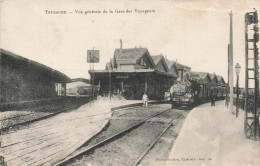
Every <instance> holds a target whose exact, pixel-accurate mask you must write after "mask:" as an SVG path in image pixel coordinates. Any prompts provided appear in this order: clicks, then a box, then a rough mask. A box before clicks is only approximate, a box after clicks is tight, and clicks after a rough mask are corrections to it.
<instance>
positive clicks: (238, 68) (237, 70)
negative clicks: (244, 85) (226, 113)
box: [231, 63, 241, 117]
mask: <svg viewBox="0 0 260 166" xmlns="http://www.w3.org/2000/svg"><path fill="white" fill-rule="evenodd" d="M240 69H241V66H240V65H239V64H238V63H237V64H236V66H235V70H236V75H237V86H236V89H237V92H236V93H237V100H236V101H237V102H236V117H237V116H238V102H239V91H238V87H239V85H238V84H239V83H238V82H239V73H240ZM231 104H232V103H231Z"/></svg>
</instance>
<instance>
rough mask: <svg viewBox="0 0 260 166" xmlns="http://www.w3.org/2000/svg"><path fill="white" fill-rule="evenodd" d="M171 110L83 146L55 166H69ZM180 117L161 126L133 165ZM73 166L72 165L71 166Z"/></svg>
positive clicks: (177, 116) (175, 117) (177, 115)
mask: <svg viewBox="0 0 260 166" xmlns="http://www.w3.org/2000/svg"><path fill="white" fill-rule="evenodd" d="M171 110H172V109H167V110H163V111H160V112H159V113H154V114H152V115H151V116H149V117H145V118H144V119H142V120H139V121H138V122H137V123H135V124H134V125H131V126H130V127H128V128H126V129H124V130H122V131H119V132H117V133H115V134H113V135H111V136H109V137H107V138H105V139H103V140H102V141H99V142H97V143H95V144H93V145H91V146H84V147H81V148H80V149H79V150H78V151H76V152H75V153H73V154H72V155H70V156H68V157H67V158H65V159H64V160H62V161H60V162H58V163H56V164H55V165H56V166H60V165H70V164H71V163H73V162H74V161H75V160H76V159H77V158H81V157H82V156H84V155H86V154H90V153H91V152H93V151H95V150H96V149H98V148H101V147H104V146H105V145H107V144H109V143H111V142H113V141H116V140H117V139H119V138H121V137H123V136H125V135H127V134H128V133H130V132H133V131H134V130H136V129H138V128H139V127H140V126H142V125H144V124H145V123H146V122H148V123H152V119H153V118H162V117H164V116H165V115H163V114H165V113H167V112H170V111H171ZM127 114H129V113H123V114H121V115H120V114H119V115H118V116H117V117H119V118H120V117H122V116H124V115H127ZM181 116H182V114H180V113H176V114H175V116H174V117H173V118H172V119H171V120H170V122H168V123H167V125H166V127H165V124H163V126H164V127H162V128H161V129H162V130H160V131H161V132H160V133H159V135H158V136H157V137H156V139H154V140H152V143H151V144H150V145H149V146H148V147H147V148H145V150H144V151H143V152H142V154H140V155H139V157H138V158H137V159H136V160H135V162H133V165H138V164H139V163H140V161H141V160H142V159H143V158H144V157H145V156H146V155H147V153H148V152H149V151H150V150H151V149H152V148H153V146H154V145H155V144H156V142H157V141H158V140H160V138H161V137H162V136H163V135H164V133H165V132H166V131H167V130H168V129H169V128H170V127H171V126H172V124H173V121H174V120H176V119H178V118H180V117H181ZM81 164H82V163H81ZM72 165H73V164H72Z"/></svg>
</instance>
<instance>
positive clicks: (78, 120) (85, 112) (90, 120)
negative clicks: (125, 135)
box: [0, 99, 142, 166]
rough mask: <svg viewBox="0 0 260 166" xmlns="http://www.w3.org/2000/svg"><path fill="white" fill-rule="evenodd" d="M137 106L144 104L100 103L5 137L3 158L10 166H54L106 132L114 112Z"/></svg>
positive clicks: (2, 145) (127, 102) (124, 102)
mask: <svg viewBox="0 0 260 166" xmlns="http://www.w3.org/2000/svg"><path fill="white" fill-rule="evenodd" d="M137 103H142V101H140V100H139V101H138V100H111V101H109V100H104V99H103V100H96V101H94V102H91V103H88V104H85V105H83V106H81V107H80V108H78V109H76V110H70V111H66V112H63V113H60V114H58V115H55V116H53V117H51V118H48V119H44V120H40V121H37V122H34V123H32V124H30V125H28V126H27V127H26V128H24V129H21V130H17V131H13V132H9V133H6V134H4V135H1V149H0V154H1V156H3V157H4V161H5V162H6V163H7V165H8V166H17V165H19V166H23V165H53V164H55V163H57V162H58V161H60V160H62V159H64V158H65V157H67V156H68V155H70V154H71V153H72V152H74V151H75V150H76V149H77V148H79V147H80V146H81V145H82V144H84V143H85V142H86V141H87V140H88V139H90V138H91V137H93V136H94V135H95V134H97V133H98V132H99V131H100V130H102V128H103V127H104V126H105V125H106V124H107V122H108V120H109V118H110V116H111V114H112V111H111V110H112V109H113V108H116V107H120V106H126V105H130V104H137Z"/></svg>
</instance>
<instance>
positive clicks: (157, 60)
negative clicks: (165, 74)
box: [151, 55, 169, 71]
mask: <svg viewBox="0 0 260 166" xmlns="http://www.w3.org/2000/svg"><path fill="white" fill-rule="evenodd" d="M151 57H152V59H153V62H154V64H155V65H158V63H159V62H160V61H162V62H163V64H164V66H165V68H166V70H167V71H169V68H168V65H167V63H166V61H165V59H164V57H163V56H162V55H154V56H151Z"/></svg>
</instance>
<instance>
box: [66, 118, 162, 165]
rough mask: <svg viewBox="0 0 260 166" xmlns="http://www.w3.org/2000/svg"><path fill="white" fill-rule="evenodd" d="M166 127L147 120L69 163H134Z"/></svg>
mask: <svg viewBox="0 0 260 166" xmlns="http://www.w3.org/2000/svg"><path fill="white" fill-rule="evenodd" d="M164 128H165V125H164V124H161V123H154V122H153V123H151V122H146V123H145V124H144V125H142V126H140V127H139V128H137V129H135V130H133V131H130V132H129V133H127V134H126V135H124V136H123V137H121V138H118V139H117V140H115V141H113V142H111V143H108V144H106V145H105V146H102V147H100V148H98V149H96V150H94V152H93V153H92V154H86V155H83V156H81V157H79V158H77V159H74V160H73V161H72V163H70V164H68V165H70V166H74V165H92V166H99V165H100V166H104V165H115V166H123V165H124V166H128V165H132V164H133V163H134V162H135V160H136V159H137V158H138V157H139V156H140V155H141V154H142V153H143V152H144V151H145V150H146V148H148V147H149V145H150V144H151V143H152V142H153V141H154V140H155V139H156V138H157V137H158V135H159V134H160V133H161V131H162V130H163V129H164Z"/></svg>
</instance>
